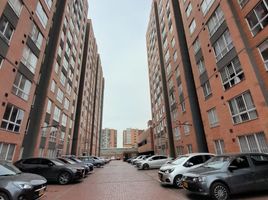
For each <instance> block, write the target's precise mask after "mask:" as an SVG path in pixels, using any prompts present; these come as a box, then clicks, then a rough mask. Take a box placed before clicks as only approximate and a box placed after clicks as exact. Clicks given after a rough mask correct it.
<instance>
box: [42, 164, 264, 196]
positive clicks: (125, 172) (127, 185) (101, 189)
mask: <svg viewBox="0 0 268 200" xmlns="http://www.w3.org/2000/svg"><path fill="white" fill-rule="evenodd" d="M248 196H249V195H243V196H240V197H237V196H235V197H234V198H233V199H241V200H267V199H268V194H267V192H266V194H253V195H252V194H251V195H250V197H248ZM186 199H192V200H207V197H201V196H196V195H191V194H189V193H188V192H186V191H185V190H183V189H175V188H172V187H162V186H160V184H159V182H158V179H157V170H145V171H143V170H137V169H136V168H134V167H133V166H131V165H129V164H127V163H123V162H122V161H112V162H111V163H110V164H107V165H106V166H104V167H103V168H100V169H95V170H94V173H92V174H90V175H89V176H88V177H87V178H85V179H83V180H82V181H81V182H77V183H73V184H69V185H65V186H61V185H49V186H48V190H47V192H46V196H45V197H44V198H43V200H186Z"/></svg>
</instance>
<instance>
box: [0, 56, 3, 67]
mask: <svg viewBox="0 0 268 200" xmlns="http://www.w3.org/2000/svg"><path fill="white" fill-rule="evenodd" d="M3 62H4V58H3V57H2V56H1V55H0V69H1V68H2V64H3Z"/></svg>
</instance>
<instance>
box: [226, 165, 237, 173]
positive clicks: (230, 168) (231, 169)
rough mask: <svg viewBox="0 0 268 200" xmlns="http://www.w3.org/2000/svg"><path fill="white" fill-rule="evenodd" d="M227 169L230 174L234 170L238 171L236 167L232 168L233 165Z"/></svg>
mask: <svg viewBox="0 0 268 200" xmlns="http://www.w3.org/2000/svg"><path fill="white" fill-rule="evenodd" d="M228 169H229V171H230V172H233V171H234V170H236V169H238V167H237V166H234V165H230V166H229V167H228Z"/></svg>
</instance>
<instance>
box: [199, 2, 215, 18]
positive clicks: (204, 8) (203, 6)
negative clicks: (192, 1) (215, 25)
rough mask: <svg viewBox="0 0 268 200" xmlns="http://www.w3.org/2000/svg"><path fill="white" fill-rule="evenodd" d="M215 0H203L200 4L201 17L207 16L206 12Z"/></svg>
mask: <svg viewBox="0 0 268 200" xmlns="http://www.w3.org/2000/svg"><path fill="white" fill-rule="evenodd" d="M214 1H215V0H203V1H202V3H201V6H200V7H201V10H202V13H203V15H204V16H205V15H206V14H207V12H208V11H209V9H210V8H211V6H212V5H213V3H214Z"/></svg>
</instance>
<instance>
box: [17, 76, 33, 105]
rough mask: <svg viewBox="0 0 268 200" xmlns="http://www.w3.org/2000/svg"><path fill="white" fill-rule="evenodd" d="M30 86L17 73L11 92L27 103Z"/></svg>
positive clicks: (27, 81)
mask: <svg viewBox="0 0 268 200" xmlns="http://www.w3.org/2000/svg"><path fill="white" fill-rule="evenodd" d="M31 85H32V84H31V82H30V81H29V80H28V79H26V78H25V77H24V76H23V75H22V74H21V73H19V72H18V73H17V75H16V78H15V81H14V83H13V87H12V92H13V93H14V94H15V95H17V96H19V97H21V98H22V99H24V100H26V101H27V100H28V98H29V94H30V90H31Z"/></svg>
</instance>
